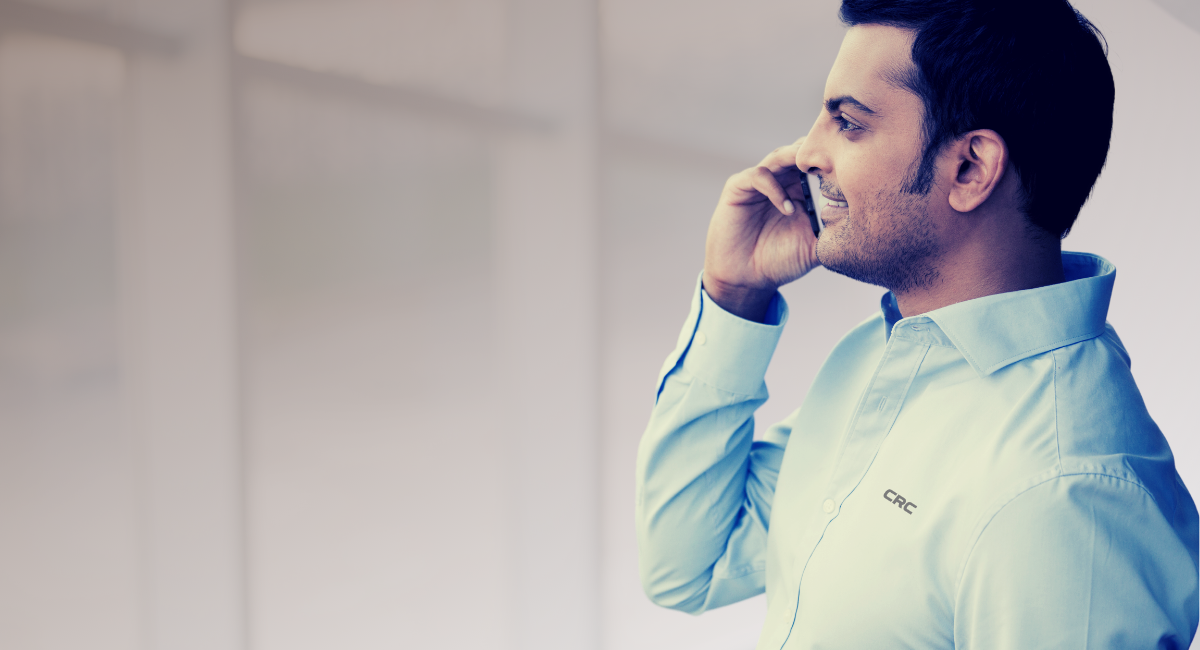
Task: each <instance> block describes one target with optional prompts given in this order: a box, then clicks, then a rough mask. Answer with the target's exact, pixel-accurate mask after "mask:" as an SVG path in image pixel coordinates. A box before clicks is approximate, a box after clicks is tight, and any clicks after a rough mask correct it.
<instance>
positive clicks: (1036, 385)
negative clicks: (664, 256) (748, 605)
mask: <svg viewBox="0 0 1200 650" xmlns="http://www.w3.org/2000/svg"><path fill="white" fill-rule="evenodd" d="M841 15H842V19H843V21H844V22H846V23H847V24H848V25H850V28H849V30H848V31H847V33H846V37H845V40H844V42H843V44H842V48H841V50H840V52H839V54H838V57H837V60H836V62H835V63H834V65H833V69H832V70H831V72H830V74H829V78H828V81H827V83H826V87H825V102H824V107H823V110H822V112H821V115H820V116H819V118H818V119H817V121H816V123H815V124H814V125H813V127H812V130H811V131H810V132H809V134H808V135H807V136H806V137H805V138H801V139H800V140H799V141H797V142H796V143H795V144H793V145H791V146H788V147H782V148H780V149H777V150H775V151H774V152H772V153H771V154H769V155H768V156H767V157H766V158H765V159H764V160H763V161H762V163H761V164H760V165H759V166H757V167H754V168H752V169H748V170H746V171H744V172H741V173H739V174H736V175H734V176H733V177H731V178H730V179H729V181H728V182H727V183H726V185H725V188H724V191H723V193H722V195H721V198H720V200H719V202H718V205H717V209H716V211H715V212H714V214H713V218H712V221H711V223H710V225H709V231H708V240H707V244H706V250H705V262H704V271H703V273H702V275H701V282H700V285H699V286H698V287H697V294H696V296H695V298H694V301H693V308H692V313H691V315H690V316H689V317H688V320H687V322H686V325H685V327H684V330H683V333H682V334H681V337H680V343H679V346H678V347H677V349H676V350H675V352H674V353H673V354H672V355H671V356H670V357H669V358H668V360H667V363H666V364H665V366H664V369H663V376H662V378H661V379H660V382H659V395H658V400H657V402H656V405H655V408H654V411H653V413H652V415H651V420H650V424H649V426H648V428H647V430H646V433H645V434H644V436H643V439H642V443H641V446H640V449H639V453H638V466H637V480H638V490H637V529H638V542H639V550H640V563H641V573H642V581H643V585H644V586H645V589H646V592H647V593H648V594H649V596H650V597H651V598H652V599H653V600H654V601H655V602H657V603H659V604H661V605H664V606H667V607H673V608H676V609H680V610H684V611H688V612H692V613H700V612H703V611H705V610H707V609H710V608H713V607H720V606H722V605H725V604H728V603H732V602H735V601H738V600H741V599H744V598H747V597H750V596H753V595H755V594H758V593H761V592H762V591H763V590H764V589H765V590H766V592H767V605H768V612H767V618H766V622H765V624H764V626H763V629H762V634H761V637H760V641H759V646H758V647H759V648H772V649H773V648H815V647H823V648H824V647H839V648H900V647H905V648H952V647H954V648H959V647H968V648H1011V649H1014V650H1015V649H1018V648H1020V649H1028V648H1065V647H1096V648H1153V647H1159V648H1186V647H1188V645H1189V644H1190V642H1191V640H1192V637H1193V635H1194V634H1195V630H1196V625H1197V619H1198V617H1200V615H1198V612H1197V606H1198V605H1197V603H1198V597H1197V513H1196V507H1195V505H1194V503H1193V502H1192V499H1191V497H1190V495H1189V494H1188V492H1187V490H1186V488H1185V487H1184V485H1183V483H1182V481H1181V480H1180V479H1179V476H1178V474H1177V473H1176V471H1175V467H1174V460H1173V457H1172V455H1171V451H1170V449H1169V448H1168V446H1167V443H1166V441H1165V440H1164V438H1163V437H1162V434H1161V433H1160V432H1159V430H1158V428H1157V427H1156V426H1155V424H1154V422H1153V420H1151V418H1150V416H1149V415H1148V414H1147V412H1146V409H1145V406H1144V404H1143V402H1142V399H1141V396H1140V394H1139V393H1138V389H1137V387H1136V385H1135V384H1134V381H1133V378H1132V376H1131V375H1130V371H1129V357H1128V355H1127V354H1126V353H1125V350H1124V348H1123V347H1122V345H1121V342H1120V340H1119V339H1118V338H1117V335H1116V333H1115V331H1114V330H1113V329H1112V328H1111V327H1110V326H1108V325H1107V324H1106V322H1105V316H1106V312H1107V308H1108V302H1109V298H1110V296H1111V291H1112V288H1113V282H1114V277H1115V269H1114V268H1113V266H1112V265H1111V264H1110V263H1108V262H1107V261H1105V260H1104V259H1102V258H1099V257H1096V256H1092V255H1086V254H1074V253H1065V254H1064V253H1062V252H1061V248H1060V240H1061V237H1062V236H1063V235H1064V234H1065V233H1066V231H1067V230H1068V229H1069V227H1070V226H1071V224H1072V223H1073V221H1074V219H1075V217H1076V215H1077V214H1078V212H1079V209H1080V207H1081V206H1082V205H1083V203H1084V201H1085V200H1086V199H1087V196H1088V194H1089V192H1090V191H1091V187H1092V185H1093V184H1094V182H1095V180H1096V178H1097V176H1098V175H1099V173H1100V170H1101V168H1102V167H1103V164H1104V160H1105V157H1106V155H1107V151H1108V140H1109V134H1110V131H1111V126H1112V106H1113V84H1112V75H1111V72H1110V70H1109V67H1108V63H1107V61H1106V56H1105V51H1104V46H1102V45H1101V42H1100V39H1099V33H1098V32H1097V31H1096V30H1095V28H1094V27H1092V25H1091V24H1090V23H1089V22H1087V21H1086V19H1084V18H1083V17H1082V16H1081V15H1079V14H1077V13H1076V12H1075V11H1074V9H1072V8H1071V6H1070V5H1069V4H1068V3H1067V2H1066V1H1065V0H1025V1H1020V0H1007V1H1005V0H990V1H989V0H974V1H968V0H958V1H956V0H924V1H920V0H910V1H905V0H844V2H843V4H842V10H841ZM805 172H807V173H808V174H813V175H815V176H817V177H819V178H820V193H821V198H820V199H818V200H819V201H821V202H823V203H824V204H825V205H824V207H823V211H822V214H821V218H822V220H823V222H824V225H825V229H824V230H823V232H822V233H821V234H820V236H819V238H818V237H815V236H814V235H813V232H812V230H811V228H810V225H809V223H808V220H807V219H806V218H805V217H804V213H803V210H801V209H799V206H798V201H799V200H801V198H800V197H801V196H802V190H801V185H800V184H801V183H804V182H806V179H805ZM817 264H822V265H824V266H826V267H827V268H829V269H830V270H833V271H836V272H838V273H842V274H844V275H847V276H849V277H852V278H855V279H858V280H862V281H864V282H869V283H872V284H877V285H880V286H882V287H885V288H887V289H888V290H889V292H888V293H887V294H886V295H885V296H884V298H883V301H882V309H881V310H880V313H878V314H876V315H875V316H873V317H871V318H869V319H867V320H866V321H865V322H863V323H862V324H861V325H859V326H858V327H856V328H855V329H853V330H852V331H850V332H849V333H848V334H847V335H846V336H845V338H844V339H843V340H842V341H841V342H840V343H839V344H838V345H837V346H836V347H835V349H834V350H833V351H832V352H831V353H830V356H829V358H828V360H827V361H826V362H825V364H824V366H823V367H822V368H821V370H820V372H819V373H818V375H817V377H816V379H815V380H814V382H813V384H812V388H811V389H810V391H809V394H808V395H807V396H806V397H805V400H804V402H803V404H802V405H801V407H800V409H799V410H797V411H796V412H795V413H793V414H792V415H791V416H790V417H789V418H788V419H786V420H785V421H783V422H782V423H779V424H777V425H775V426H773V427H771V428H770V429H768V430H767V431H766V432H765V433H764V435H763V436H762V438H761V440H759V441H754V440H753V413H754V410H755V409H756V408H757V407H758V406H759V405H760V404H762V403H763V401H765V399H766V396H767V393H766V387H765V385H764V383H763V376H764V373H765V371H766V367H767V364H768V362H769V360H770V357H771V354H772V353H773V351H774V347H775V343H776V341H777V340H778V337H779V333H780V330H781V328H782V327H783V325H784V323H785V321H786V320H787V314H788V309H787V306H786V305H785V304H784V302H783V299H782V298H781V297H780V296H779V294H778V293H777V291H776V289H777V288H778V287H779V286H781V285H783V284H786V283H788V282H791V281H793V280H796V279H798V278H800V277H801V276H803V275H804V274H805V273H806V272H807V271H809V270H811V269H812V268H813V267H815V266H816V265H817ZM799 308H800V309H802V310H803V311H804V313H805V318H806V319H812V318H819V317H820V310H821V307H820V305H807V304H806V305H802V306H800V307H799ZM785 450H786V451H785Z"/></svg>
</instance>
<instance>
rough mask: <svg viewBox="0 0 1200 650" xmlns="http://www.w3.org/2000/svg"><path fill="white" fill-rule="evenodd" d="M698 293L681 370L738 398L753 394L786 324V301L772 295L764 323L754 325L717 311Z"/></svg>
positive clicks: (716, 305)
mask: <svg viewBox="0 0 1200 650" xmlns="http://www.w3.org/2000/svg"><path fill="white" fill-rule="evenodd" d="M699 291H700V319H699V322H698V323H696V330H695V333H694V334H693V335H692V341H691V345H690V346H689V348H688V351H687V354H686V355H685V356H684V359H683V367H684V369H685V370H687V372H688V373H689V374H691V375H692V376H694V377H695V378H696V379H698V380H700V381H702V382H704V383H705V384H708V385H709V386H712V387H714V388H719V389H721V390H724V391H728V392H731V393H737V394H739V395H753V394H755V393H757V392H758V390H759V388H760V387H761V386H762V383H763V377H764V376H766V374H767V366H769V365H770V363H771V357H772V355H774V354H775V346H776V345H777V344H778V343H779V337H780V335H781V334H783V326H784V324H785V323H787V319H788V307H787V301H785V300H784V299H783V296H781V295H780V294H779V293H778V292H776V293H775V296H774V297H773V298H771V304H770V305H769V306H768V307H767V314H766V319H765V320H766V322H765V323H755V322H753V321H748V320H746V319H744V318H740V317H738V316H734V315H733V314H731V313H729V312H727V311H725V310H724V309H721V307H720V305H718V304H717V303H716V302H713V300H712V298H709V297H708V292H707V291H705V290H704V289H703V288H702V287H700V288H699Z"/></svg>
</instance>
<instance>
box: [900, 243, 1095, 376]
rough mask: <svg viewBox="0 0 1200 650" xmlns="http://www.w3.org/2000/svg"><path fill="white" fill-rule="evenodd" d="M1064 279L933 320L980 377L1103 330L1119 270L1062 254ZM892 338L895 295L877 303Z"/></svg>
mask: <svg viewBox="0 0 1200 650" xmlns="http://www.w3.org/2000/svg"><path fill="white" fill-rule="evenodd" d="M1062 259H1063V273H1064V275H1065V276H1066V281H1065V282H1061V283H1059V284H1052V285H1050V286H1046V287H1038V288H1037V289H1026V290H1024V291H1011V292H1008V293H999V294H996V295H992V296H984V297H982V298H976V299H974V300H965V301H963V302H960V303H956V304H953V305H949V306H947V307H942V308H941V309H935V310H933V311H931V312H929V313H927V314H921V315H919V316H915V317H913V318H922V319H929V320H932V321H933V322H934V323H936V324H937V326H938V328H940V329H941V330H942V333H944V334H945V335H946V337H947V338H949V339H950V341H951V342H952V343H953V344H954V346H955V347H956V348H958V351H959V352H961V353H962V355H963V357H964V358H966V360H967V362H968V363H970V364H971V367H972V368H974V369H975V371H976V372H978V373H979V374H980V375H989V374H991V373H993V372H996V371H997V370H999V369H1001V368H1003V367H1005V366H1007V365H1009V364H1012V363H1016V362H1018V361H1020V360H1022V359H1027V358H1029V357H1031V356H1034V355H1036V354H1041V353H1043V352H1046V351H1048V350H1053V349H1055V348H1060V347H1062V346H1064V345H1070V344H1072V343H1078V342H1079V341H1085V340H1087V339H1092V338H1096V337H1097V336H1100V335H1101V334H1103V333H1104V325H1105V319H1106V318H1107V316H1108V304H1109V300H1110V299H1111V298H1112V289H1113V282H1114V281H1115V280H1116V276H1117V269H1116V267H1115V266H1113V265H1112V263H1111V262H1109V261H1108V260H1106V259H1104V258H1103V257H1100V256H1098V255H1091V254H1088V253H1063V256H1062ZM881 307H882V310H883V317H884V320H885V321H886V322H887V326H888V327H887V330H888V333H889V336H890V333H891V332H892V330H893V328H894V327H895V326H896V324H897V323H898V322H900V321H901V320H905V321H907V320H909V319H907V318H905V319H902V318H901V316H900V311H899V309H898V308H897V307H896V301H895V296H893V295H892V293H891V292H890V291H889V292H888V293H887V294H885V295H884V296H883V300H882V301H881Z"/></svg>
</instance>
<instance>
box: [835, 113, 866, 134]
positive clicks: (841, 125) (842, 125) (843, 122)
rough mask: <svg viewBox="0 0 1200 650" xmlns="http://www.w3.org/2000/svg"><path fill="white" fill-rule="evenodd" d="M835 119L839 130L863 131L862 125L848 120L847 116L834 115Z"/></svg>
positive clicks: (845, 131)
mask: <svg viewBox="0 0 1200 650" xmlns="http://www.w3.org/2000/svg"><path fill="white" fill-rule="evenodd" d="M833 121H834V122H837V125H838V131H841V132H843V133H848V132H850V131H861V130H862V127H861V126H859V125H857V124H855V123H853V122H851V121H850V120H847V119H846V118H845V117H842V116H841V115H835V116H833Z"/></svg>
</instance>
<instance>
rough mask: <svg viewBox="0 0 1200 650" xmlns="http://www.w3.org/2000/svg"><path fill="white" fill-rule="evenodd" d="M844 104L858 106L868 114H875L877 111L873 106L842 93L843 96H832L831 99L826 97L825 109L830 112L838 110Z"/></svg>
mask: <svg viewBox="0 0 1200 650" xmlns="http://www.w3.org/2000/svg"><path fill="white" fill-rule="evenodd" d="M842 104H849V105H851V106H853V107H854V108H857V109H858V110H860V111H862V112H864V113H866V114H867V115H874V114H875V111H874V110H872V109H871V107H869V106H867V105H866V104H864V103H862V102H860V101H858V100H857V99H855V98H853V97H851V96H850V95H842V96H841V97H831V98H829V99H826V100H825V110H827V111H829V112H830V113H833V112H835V111H837V110H838V108H840V107H841V105H842Z"/></svg>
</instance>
